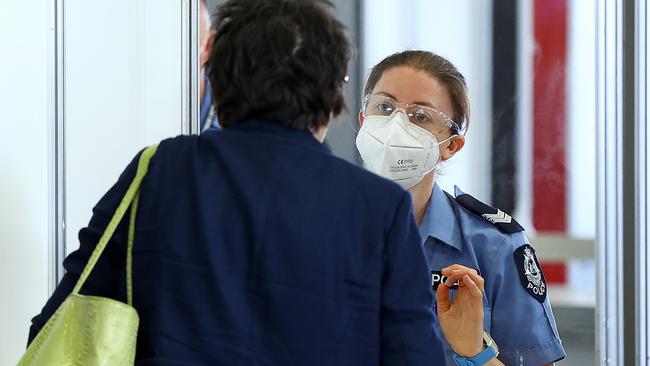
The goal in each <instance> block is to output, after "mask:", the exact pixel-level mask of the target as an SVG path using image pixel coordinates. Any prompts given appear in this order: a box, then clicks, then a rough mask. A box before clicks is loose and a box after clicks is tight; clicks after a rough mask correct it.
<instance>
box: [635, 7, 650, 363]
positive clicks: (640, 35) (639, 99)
mask: <svg viewBox="0 0 650 366" xmlns="http://www.w3.org/2000/svg"><path fill="white" fill-rule="evenodd" d="M634 5H635V30H634V33H635V36H634V39H635V47H634V48H635V50H634V60H635V65H634V69H635V74H634V80H635V85H634V95H635V113H634V114H635V115H634V136H635V140H636V141H635V144H634V145H635V152H634V155H635V159H634V160H635V164H636V166H635V169H634V171H635V178H634V180H635V190H634V192H635V196H636V199H635V201H636V209H635V219H634V223H635V228H636V229H635V234H636V240H635V252H636V256H635V285H636V286H635V307H636V312H635V313H636V314H635V315H636V322H635V323H636V329H635V338H636V342H635V343H636V364H637V365H639V366H648V365H650V353H649V347H650V344H649V339H648V338H649V337H648V336H649V334H648V329H649V327H650V324H649V323H648V316H649V312H650V309H648V305H649V303H648V294H649V292H648V288H647V286H648V284H649V283H650V272H648V263H647V261H648V259H650V257H648V254H649V252H648V225H649V224H650V217H649V216H648V190H649V189H650V186H649V185H648V183H649V182H648V168H649V166H648V164H649V163H650V161H648V156H649V155H648V154H649V153H650V151H649V150H648V142H649V141H650V135H649V134H648V133H649V132H648V127H647V122H648V101H649V99H648V97H649V95H648V82H649V81H650V80H649V79H648V66H649V65H650V63H649V62H650V60H649V59H648V15H650V14H649V12H648V4H647V3H646V0H636V1H635V4H634Z"/></svg>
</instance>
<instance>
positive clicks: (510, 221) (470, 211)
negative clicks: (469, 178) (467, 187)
mask: <svg viewBox="0 0 650 366" xmlns="http://www.w3.org/2000/svg"><path fill="white" fill-rule="evenodd" d="M447 195H449V196H450V198H451V199H452V201H453V202H455V204H456V205H457V206H458V207H459V208H460V209H461V212H462V213H464V214H465V215H467V216H468V217H471V218H473V220H472V221H475V222H477V223H482V225H481V226H483V227H486V228H492V229H493V230H495V231H498V232H500V233H502V234H503V235H515V236H516V235H517V234H518V233H521V232H523V231H524V228H523V227H522V226H521V225H520V224H519V223H518V222H517V221H516V220H515V219H514V218H512V216H510V214H508V213H506V212H504V211H501V210H500V209H498V208H496V207H492V206H490V205H488V204H486V203H484V202H481V201H480V200H478V199H476V198H474V197H473V196H471V195H469V194H467V193H465V192H463V191H461V190H460V188H458V187H457V186H456V187H454V196H451V195H450V194H449V193H447Z"/></svg>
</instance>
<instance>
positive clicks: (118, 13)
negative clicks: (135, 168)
mask: <svg viewBox="0 0 650 366" xmlns="http://www.w3.org/2000/svg"><path fill="white" fill-rule="evenodd" d="M118 21H119V24H120V25H119V26H116V22H118ZM181 49H182V48H181V5H180V3H179V2H178V1H176V0H165V1H158V0H155V1H154V0H147V1H129V0H119V1H101V2H87V1H73V2H66V7H65V58H66V59H65V65H66V66H65V93H66V94H65V100H66V105H65V131H66V217H67V222H66V224H67V225H66V226H67V227H66V232H67V252H68V253H70V252H71V251H74V250H75V249H76V248H78V245H79V243H78V239H77V233H78V232H79V229H80V228H81V227H83V226H84V225H86V224H87V223H88V219H89V217H90V213H91V209H92V207H93V206H94V204H95V203H96V202H97V201H98V200H99V198H100V197H101V196H102V195H103V194H104V193H105V192H106V191H107V190H108V188H109V187H110V185H112V183H113V182H115V181H116V180H117V178H118V176H119V174H120V173H121V172H122V170H123V169H124V167H125V166H126V165H127V164H128V163H129V162H130V161H131V159H132V158H133V157H134V156H135V155H136V153H137V152H138V151H139V150H140V149H142V147H143V146H145V145H146V144H151V143H154V142H158V141H159V140H161V139H163V138H166V137H169V136H175V135H178V134H179V133H181V120H182V118H181V117H182V115H181V113H182V107H181V90H182V88H181V76H182V69H181V57H179V56H180V54H181Z"/></svg>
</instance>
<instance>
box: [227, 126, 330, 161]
mask: <svg viewBox="0 0 650 366" xmlns="http://www.w3.org/2000/svg"><path fill="white" fill-rule="evenodd" d="M231 129H233V130H240V131H250V132H258V133H265V134H270V135H274V136H277V137H280V138H284V139H286V140H288V141H291V142H295V143H298V144H300V145H303V146H307V147H311V148H314V149H317V150H321V151H324V152H327V153H329V150H328V149H327V148H326V147H325V146H324V145H323V144H322V143H321V142H320V141H318V140H316V138H315V137H314V134H313V133H312V132H311V131H309V130H299V129H295V128H290V127H286V126H284V125H282V124H281V123H280V122H277V121H273V120H263V119H254V118H251V119H248V120H245V121H242V122H240V123H238V124H237V125H236V126H235V127H231Z"/></svg>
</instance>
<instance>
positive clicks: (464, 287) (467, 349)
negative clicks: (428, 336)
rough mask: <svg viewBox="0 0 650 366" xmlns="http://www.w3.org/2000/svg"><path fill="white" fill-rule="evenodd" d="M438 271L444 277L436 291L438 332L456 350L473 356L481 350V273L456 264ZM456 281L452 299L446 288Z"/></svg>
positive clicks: (460, 353)
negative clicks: (439, 330)
mask: <svg viewBox="0 0 650 366" xmlns="http://www.w3.org/2000/svg"><path fill="white" fill-rule="evenodd" d="M442 274H443V276H447V277H448V278H447V281H446V282H445V283H444V284H441V285H440V286H438V290H437V291H436V301H437V303H438V319H439V320H440V328H441V329H442V333H443V335H444V336H445V338H446V339H447V342H449V344H450V345H451V347H452V348H453V349H454V351H455V352H456V353H458V354H459V355H461V356H464V357H473V356H476V355H477V354H479V353H480V352H481V351H483V292H482V291H483V288H484V287H483V277H481V276H479V275H478V273H477V272H476V270H473V269H471V268H467V267H464V266H461V265H459V264H454V265H451V266H449V267H447V268H444V269H443V270H442ZM458 281H460V284H459V288H458V289H457V290H456V294H455V295H454V301H453V303H452V302H451V299H450V297H449V288H450V286H453V285H454V283H456V282H458Z"/></svg>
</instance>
